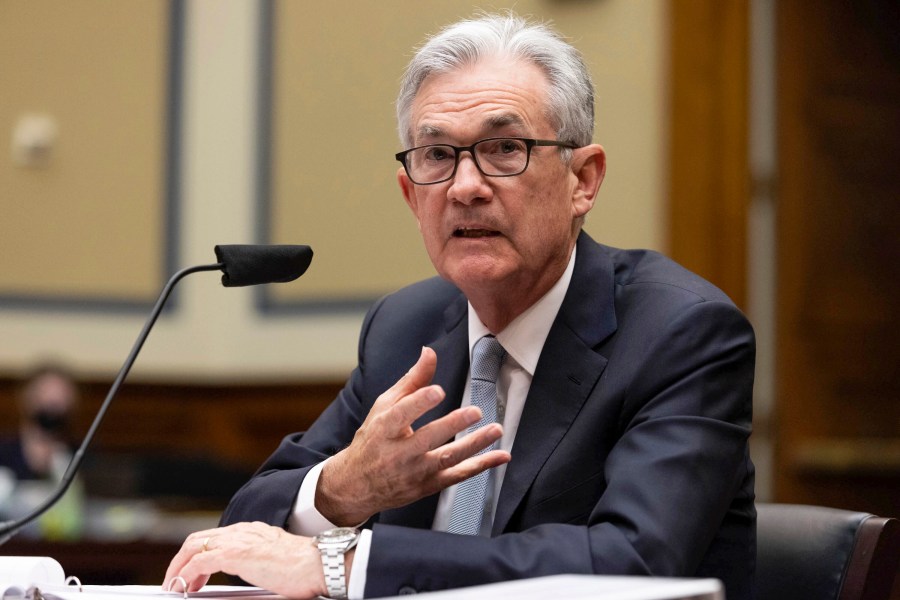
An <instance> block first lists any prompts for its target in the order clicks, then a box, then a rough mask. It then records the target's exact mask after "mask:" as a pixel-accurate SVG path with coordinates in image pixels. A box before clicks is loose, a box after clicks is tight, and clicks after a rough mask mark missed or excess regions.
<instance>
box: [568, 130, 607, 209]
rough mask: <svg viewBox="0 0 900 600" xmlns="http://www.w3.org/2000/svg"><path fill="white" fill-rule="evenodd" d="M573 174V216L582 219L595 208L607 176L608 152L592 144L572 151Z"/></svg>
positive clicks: (598, 145)
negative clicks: (595, 201) (598, 194)
mask: <svg viewBox="0 0 900 600" xmlns="http://www.w3.org/2000/svg"><path fill="white" fill-rule="evenodd" d="M571 169H572V173H573V174H574V176H575V178H576V182H575V187H574V189H573V190H572V216H573V217H582V216H584V215H586V214H587V213H588V211H590V210H591V209H592V208H593V207H594V200H595V199H596V197H597V190H599V189H600V184H601V183H603V177H604V176H605V175H606V151H605V150H603V146H601V145H600V144H591V145H589V146H584V147H583V148H576V149H575V150H573V151H572V163H571Z"/></svg>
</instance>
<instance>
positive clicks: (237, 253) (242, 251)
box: [216, 244, 313, 287]
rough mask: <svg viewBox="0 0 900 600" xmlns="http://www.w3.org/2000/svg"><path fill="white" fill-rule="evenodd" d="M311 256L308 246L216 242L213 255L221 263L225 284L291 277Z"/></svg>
mask: <svg viewBox="0 0 900 600" xmlns="http://www.w3.org/2000/svg"><path fill="white" fill-rule="evenodd" d="M312 257H313V251H312V248H310V247H309V246H289V245H271V246H254V245H248V244H230V245H220V246H216V259H217V260H218V261H219V262H220V263H222V265H223V266H222V271H223V272H224V274H223V275H222V285H224V286H225V287H240V286H244V285H258V284H261V283H286V282H288V281H293V280H295V279H297V278H298V277H300V276H301V275H303V273H305V272H306V269H307V268H308V267H309V263H310V262H312Z"/></svg>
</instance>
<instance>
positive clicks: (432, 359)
mask: <svg viewBox="0 0 900 600" xmlns="http://www.w3.org/2000/svg"><path fill="white" fill-rule="evenodd" d="M436 368H437V354H435V353H434V350H432V349H431V348H429V347H428V346H423V347H422V352H421V354H419V359H418V360H417V361H416V364H414V365H413V366H412V367H411V368H410V369H409V371H407V372H406V375H404V376H403V377H401V378H400V379H399V380H398V381H397V383H395V384H394V385H393V386H391V387H390V388H389V389H388V390H387V391H386V392H384V393H383V394H381V396H379V397H378V400H376V401H375V404H376V406H377V405H380V404H386V405H388V406H390V405H392V404H394V403H395V402H397V401H398V400H400V399H401V398H403V397H404V396H407V395H409V394H411V393H413V392H415V391H416V390H418V389H419V388H422V387H425V386H426V385H428V384H429V383H431V378H432V377H434V371H435V369H436Z"/></svg>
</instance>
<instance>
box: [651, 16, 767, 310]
mask: <svg viewBox="0 0 900 600" xmlns="http://www.w3.org/2000/svg"><path fill="white" fill-rule="evenodd" d="M670 10H671V24H670V27H671V34H670V49H671V53H670V55H671V61H672V63H671V70H670V85H671V100H670V107H669V110H670V115H671V125H670V127H671V134H670V141H669V248H670V255H671V256H672V258H674V259H675V260H676V261H678V262H680V263H681V264H683V265H684V266H686V267H687V268H689V269H691V270H692V271H694V272H696V273H698V274H699V275H701V276H703V277H705V278H706V279H708V280H709V281H711V282H712V283H714V284H716V285H717V286H719V287H720V288H721V289H722V290H723V291H725V293H727V294H728V295H729V296H730V297H731V298H732V299H733V300H734V301H735V302H736V303H737V304H738V305H739V306H745V305H746V296H747V275H746V271H747V233H746V232H747V205H748V203H749V180H750V175H749V167H748V162H747V114H748V112H747V103H748V94H747V89H748V88H747V77H748V28H749V17H748V2H747V1H746V0H735V1H733V2H720V1H718V0H691V1H690V2H672V3H670Z"/></svg>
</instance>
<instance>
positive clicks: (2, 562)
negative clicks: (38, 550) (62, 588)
mask: <svg viewBox="0 0 900 600" xmlns="http://www.w3.org/2000/svg"><path fill="white" fill-rule="evenodd" d="M65 582H66V575H65V572H64V571H63V568H62V565H60V564H59V563H58V562H56V560H54V559H52V558H50V557H49V556H0V587H3V588H4V589H5V588H6V587H7V586H12V585H15V586H19V587H22V586H24V587H30V586H32V585H41V584H44V585H63V584H65Z"/></svg>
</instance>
